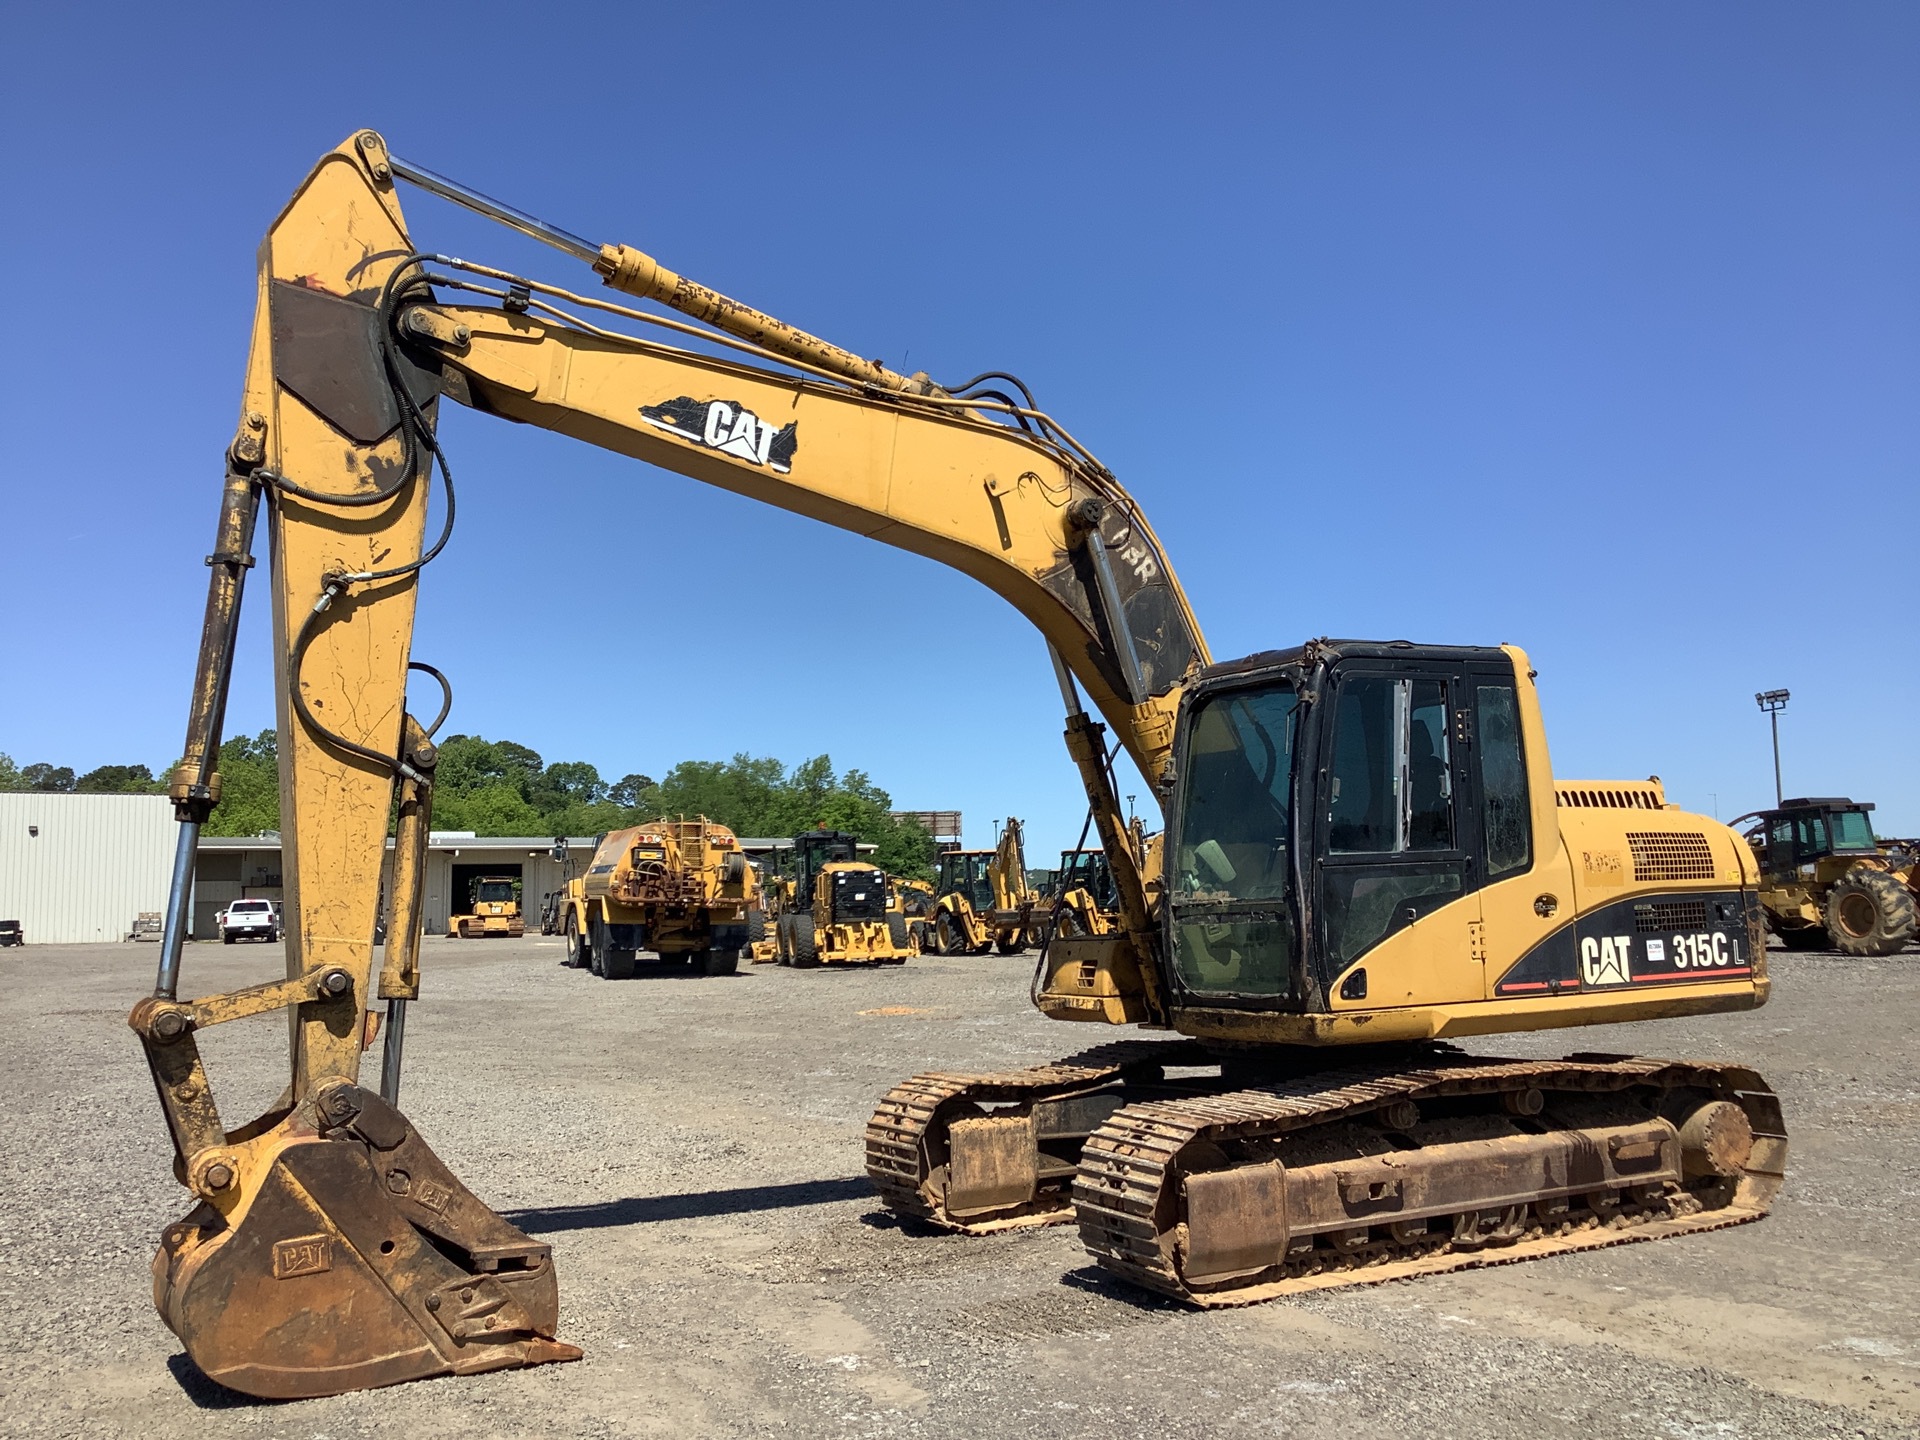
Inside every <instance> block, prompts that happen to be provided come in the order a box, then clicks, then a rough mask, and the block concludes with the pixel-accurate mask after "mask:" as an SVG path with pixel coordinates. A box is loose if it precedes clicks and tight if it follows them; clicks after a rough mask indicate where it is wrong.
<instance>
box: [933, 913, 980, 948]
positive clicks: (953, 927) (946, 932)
mask: <svg viewBox="0 0 1920 1440" xmlns="http://www.w3.org/2000/svg"><path fill="white" fill-rule="evenodd" d="M933 938H934V943H935V944H936V945H937V946H938V947H939V950H940V953H941V954H942V955H965V954H966V953H967V952H968V951H969V950H971V949H972V948H973V947H972V946H971V945H969V944H967V932H966V931H964V930H962V929H961V928H960V922H959V921H958V920H956V919H954V918H953V915H952V913H951V912H949V911H946V910H942V911H941V912H940V913H939V914H938V915H937V916H935V917H934V921H933Z"/></svg>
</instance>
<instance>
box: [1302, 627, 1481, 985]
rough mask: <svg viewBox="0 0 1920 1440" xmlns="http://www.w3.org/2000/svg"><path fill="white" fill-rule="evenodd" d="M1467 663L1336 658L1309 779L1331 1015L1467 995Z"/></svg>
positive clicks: (1471, 826)
mask: <svg viewBox="0 0 1920 1440" xmlns="http://www.w3.org/2000/svg"><path fill="white" fill-rule="evenodd" d="M1465 694H1466V690H1465V672H1464V670H1463V669H1462V668H1461V667H1459V666H1454V665H1447V664H1444V663H1437V662H1417V661H1415V662H1408V663H1406V664H1400V665H1395V664H1389V663H1379V662H1362V663H1357V664H1350V665H1344V666H1341V667H1340V668H1339V669H1338V670H1337V671H1336V672H1335V676H1334V693H1333V703H1332V705H1331V706H1323V707H1321V708H1322V713H1323V715H1324V716H1325V717H1326V719H1325V720H1324V721H1323V723H1325V724H1327V725H1328V726H1329V729H1328V730H1327V731H1326V732H1324V733H1323V736H1322V741H1321V744H1322V747H1323V748H1322V750H1321V755H1322V756H1323V759H1322V762H1321V765H1320V767H1319V771H1318V774H1317V777H1316V779H1317V782H1318V793H1319V805H1318V810H1319V814H1318V816H1317V817H1316V819H1317V823H1318V826H1319V832H1320V833H1319V843H1318V845H1317V846H1316V849H1315V854H1316V855H1317V856H1318V857H1319V858H1318V860H1317V862H1316V872H1317V881H1316V896H1317V900H1318V904H1317V906H1316V911H1317V916H1318V925H1317V927H1316V929H1317V932H1318V934H1317V939H1318V942H1319V952H1320V954H1319V959H1320V967H1321V975H1322V977H1323V984H1324V985H1325V986H1326V987H1327V995H1328V1003H1329V1005H1330V1006H1331V1007H1332V1008H1333V1009H1335V1010H1352V1009H1368V1010H1371V1009H1383V1008H1388V1007H1393V1006H1400V1005H1425V1004H1442V1003H1446V1002H1449V1001H1460V1000H1478V999H1480V998H1481V996H1482V995H1483V994H1484V990H1485V981H1484V978H1483V975H1482V973H1481V972H1482V968H1483V967H1482V964H1481V961H1480V958H1479V950H1480V947H1479V943H1478V938H1479V937H1478V925H1479V919H1480V909H1479V901H1478V896H1477V892H1478V889H1479V886H1480V882H1481V872H1480V868H1479V865H1478V860H1477V849H1478V832H1477V827H1476V826H1475V823H1474V821H1475V810H1474V806H1473V805H1472V803H1471V797H1472V775H1471V772H1470V768H1469V767H1468V765H1467V763H1466V759H1467V755H1468V753H1469V749H1470V747H1469V746H1468V745H1467V744H1466V743H1464V742H1465V741H1466V739H1467V736H1466V734H1465V732H1463V731H1461V730H1457V729H1456V724H1455V718H1456V712H1457V711H1458V710H1459V709H1460V708H1461V707H1462V705H1464V704H1465V703H1466V700H1465Z"/></svg>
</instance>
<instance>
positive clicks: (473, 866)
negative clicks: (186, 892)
mask: <svg viewBox="0 0 1920 1440" xmlns="http://www.w3.org/2000/svg"><path fill="white" fill-rule="evenodd" d="M567 843H568V845H569V846H570V847H571V851H572V855H573V861H574V871H575V873H576V874H577V873H578V872H579V871H580V870H581V869H582V868H583V867H584V866H585V865H586V862H587V857H588V856H590V855H592V854H593V839H592V837H591V836H575V837H573V838H572V839H570V840H569V841H568V842H567ZM552 850H553V841H552V839H551V838H548V837H545V836H539V835H520V836H514V835H505V836H498V835H490V836H486V837H484V838H480V837H475V836H472V835H466V834H455V833H452V832H450V831H445V830H436V831H435V832H434V833H433V837H432V840H431V843H430V844H429V845H428V847H427V869H426V890H427V897H426V907H425V909H426V928H427V933H428V934H429V935H443V934H445V933H446V927H447V916H448V915H449V914H450V913H453V910H452V907H453V906H455V905H463V902H464V900H465V898H466V897H465V895H464V894H462V893H460V892H462V891H464V890H465V889H466V887H467V886H468V884H469V883H470V882H471V881H473V880H475V879H478V878H480V877H481V876H483V875H485V876H493V875H499V876H505V877H507V878H508V879H513V880H518V881H520V882H521V892H520V893H521V906H520V908H521V911H522V913H524V914H526V915H527V917H528V918H529V920H537V919H538V918H539V915H540V902H541V899H542V898H543V897H544V896H545V895H546V893H547V892H548V891H549V890H558V889H560V888H561V886H562V885H563V884H564V883H565V878H564V876H563V874H562V871H561V867H560V863H559V862H558V861H556V860H555V859H554V858H553V855H552ZM392 876H393V841H392V840H391V839H389V840H388V841H387V858H386V861H385V863H384V864H383V865H382V867H381V888H382V892H383V893H384V891H385V888H386V886H387V884H388V882H389V881H390V880H391V879H392ZM243 896H264V897H266V898H267V899H269V900H276V901H277V900H280V899H282V895H281V874H280V837H279V836H277V835H247V836H202V837H201V840H200V851H199V855H198V857H197V859H196V860H195V862H194V873H193V926H192V929H191V930H190V931H189V932H188V933H189V934H190V935H191V936H192V937H193V938H194V939H195V940H211V939H214V938H215V937H216V935H217V934H218V933H219V932H218V931H217V929H216V928H215V926H214V923H213V917H214V916H215V915H217V914H218V913H219V912H220V910H221V908H222V907H223V906H225V905H226V904H227V903H228V902H229V901H232V900H238V899H240V898H242V897H243ZM28 938H29V939H31V938H32V937H31V936H29V937H28Z"/></svg>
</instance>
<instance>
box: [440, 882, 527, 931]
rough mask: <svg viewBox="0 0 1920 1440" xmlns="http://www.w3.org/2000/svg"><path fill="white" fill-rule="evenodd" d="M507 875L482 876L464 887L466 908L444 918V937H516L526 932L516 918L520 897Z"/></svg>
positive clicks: (524, 927) (523, 923)
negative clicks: (445, 922) (445, 921)
mask: <svg viewBox="0 0 1920 1440" xmlns="http://www.w3.org/2000/svg"><path fill="white" fill-rule="evenodd" d="M516 883H517V882H516V881H515V880H514V878H513V877H512V876H511V875H484V876H481V877H480V878H479V879H477V880H475V881H473V883H472V884H470V885H469V886H468V887H467V908H466V910H465V911H464V912H463V913H460V914H454V915H449V916H448V917H447V938H448V939H451V940H480V939H486V938H489V937H499V938H502V939H513V940H517V939H519V938H520V937H521V936H522V935H524V934H526V933H527V924H526V921H524V920H523V919H521V918H520V897H519V896H518V895H516V894H515V893H514V887H515V885H516Z"/></svg>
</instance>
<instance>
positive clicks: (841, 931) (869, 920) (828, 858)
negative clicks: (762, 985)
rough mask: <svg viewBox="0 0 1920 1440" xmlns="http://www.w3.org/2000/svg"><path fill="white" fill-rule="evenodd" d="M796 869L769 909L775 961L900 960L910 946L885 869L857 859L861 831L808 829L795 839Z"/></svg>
mask: <svg viewBox="0 0 1920 1440" xmlns="http://www.w3.org/2000/svg"><path fill="white" fill-rule="evenodd" d="M792 854H793V874H792V876H791V877H789V884H788V885H787V886H786V887H784V888H783V891H782V898H781V904H780V906H779V908H778V909H777V910H776V911H775V912H774V913H773V928H774V947H775V948H774V961H775V963H777V964H780V965H789V966H792V967H793V968H794V969H796V970H811V969H813V968H814V967H816V966H819V965H859V964H880V965H904V964H905V963H906V962H907V961H908V960H910V959H912V958H913V955H914V953H915V947H914V945H913V941H912V937H911V936H910V935H909V933H908V930H907V920H906V916H905V915H904V914H902V913H901V910H900V906H899V904H898V903H897V902H896V900H895V898H894V895H893V884H892V882H891V880H889V879H888V877H887V872H886V871H884V870H882V869H881V868H880V867H879V866H878V865H875V864H873V863H872V862H871V861H868V860H862V859H861V858H860V852H859V837H858V836H856V835H849V834H848V833H847V832H846V831H844V830H812V831H809V832H808V833H807V834H805V835H796V836H794V838H793V851H792Z"/></svg>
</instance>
